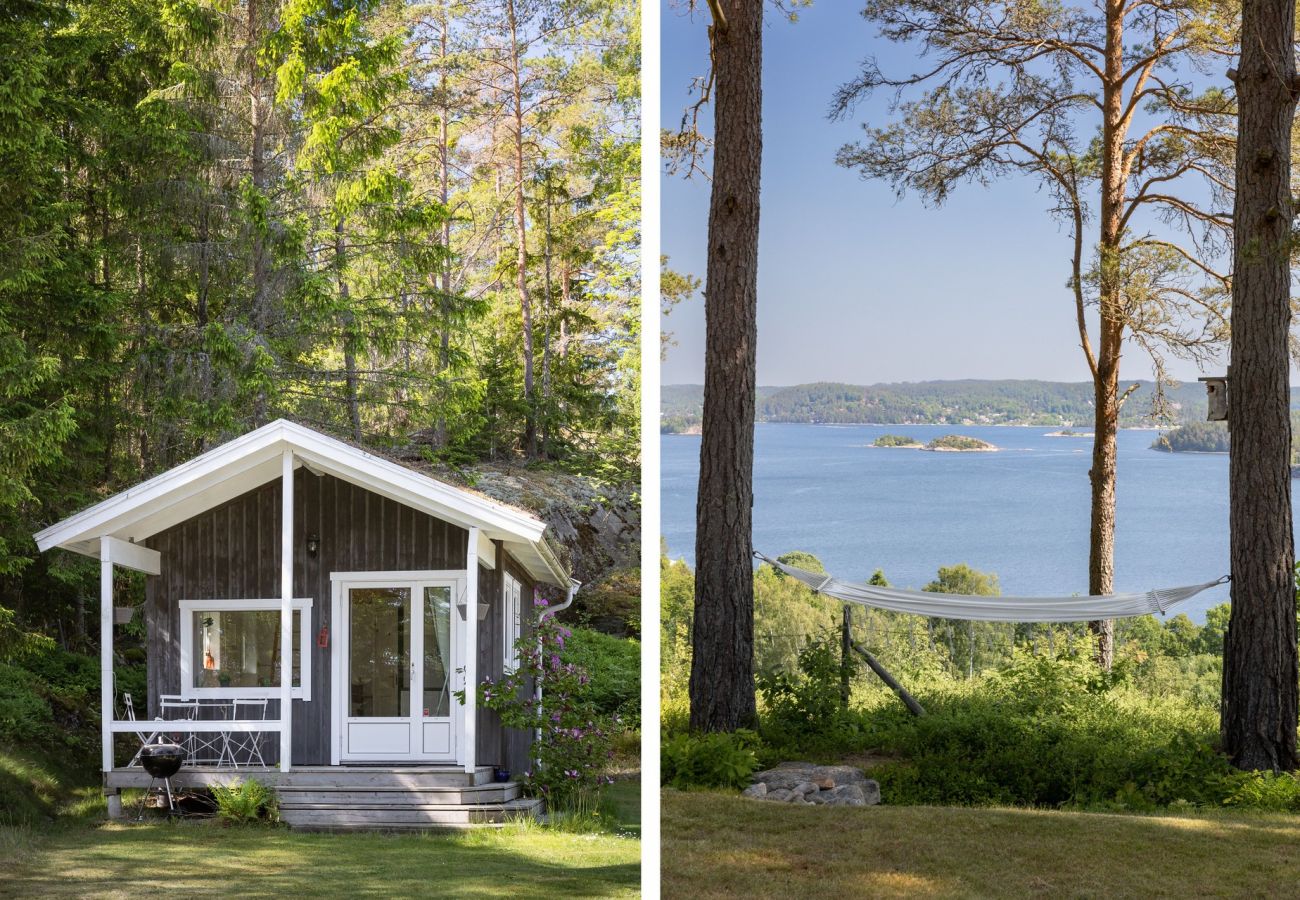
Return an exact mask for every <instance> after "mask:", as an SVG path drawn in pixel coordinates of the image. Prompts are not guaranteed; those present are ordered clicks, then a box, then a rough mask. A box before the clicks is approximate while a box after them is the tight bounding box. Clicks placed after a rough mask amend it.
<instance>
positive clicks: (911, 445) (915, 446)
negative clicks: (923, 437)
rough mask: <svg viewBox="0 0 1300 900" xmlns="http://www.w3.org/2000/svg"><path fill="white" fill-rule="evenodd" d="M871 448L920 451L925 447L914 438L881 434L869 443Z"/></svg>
mask: <svg viewBox="0 0 1300 900" xmlns="http://www.w3.org/2000/svg"><path fill="white" fill-rule="evenodd" d="M871 446H873V447H892V448H895V449H904V450H920V449H921V448H922V447H924V446H925V445H924V444H922V443H921V442H920V441H918V440H917V439H916V438H914V437H908V436H907V435H902V434H882V435H881V436H880V437H878V438H876V439H875V440H874V441H872V442H871Z"/></svg>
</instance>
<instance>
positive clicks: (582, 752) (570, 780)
mask: <svg viewBox="0 0 1300 900" xmlns="http://www.w3.org/2000/svg"><path fill="white" fill-rule="evenodd" d="M536 604H537V610H536V612H537V613H540V612H541V610H542V609H543V608H545V606H546V605H547V602H546V600H544V599H538V600H537V601H536ZM571 636H572V632H571V631H570V630H569V629H568V628H565V627H564V626H563V625H561V624H560V623H559V622H557V621H555V617H554V616H551V617H550V618H547V619H544V620H542V621H541V622H539V623H538V625H537V630H536V634H535V635H533V636H532V637H529V638H524V637H521V638H520V639H519V640H517V641H516V642H515V649H516V650H517V651H518V657H519V668H518V669H516V670H515V671H513V672H507V673H506V675H505V676H504V677H503V678H502V679H501V680H500V681H499V682H493V681H492V680H491V679H488V680H485V681H484V682H483V683H482V684H480V685H478V700H479V703H480V704H482V705H483V707H484V708H485V709H492V710H495V711H496V712H498V713H499V714H500V715H501V724H502V725H504V726H506V727H507V728H517V729H520V730H522V731H534V730H537V731H540V732H541V739H540V740H539V741H538V742H537V743H536V744H535V745H534V748H533V752H534V753H535V755H536V759H537V765H536V766H535V767H534V768H533V769H531V770H529V771H527V772H524V773H523V774H524V787H525V788H526V789H527V790H528V791H529V792H530V793H532V794H534V795H536V796H540V797H543V798H544V799H545V800H546V802H547V805H548V806H549V807H550V808H551V810H552V811H555V810H562V809H566V808H569V807H571V806H574V805H576V804H579V803H582V802H585V798H587V797H589V796H591V795H594V794H597V793H598V791H599V788H600V786H601V785H603V784H606V783H608V782H609V780H610V778H609V776H608V775H607V774H606V773H605V770H606V768H607V767H608V765H609V762H610V759H611V757H612V755H613V750H612V740H613V737H612V736H613V731H614V730H615V729H616V728H618V727H621V723H620V721H619V719H618V717H617V716H613V717H608V716H603V715H601V714H600V713H599V712H598V711H597V710H596V708H595V705H594V704H593V702H592V700H591V698H590V696H589V692H590V690H591V682H592V678H591V677H590V675H588V673H587V671H586V669H584V668H583V667H581V666H579V665H577V664H576V663H574V662H565V661H564V659H563V658H562V657H561V654H562V653H563V652H564V647H565V643H566V641H568V640H569V639H570V638H571ZM539 641H540V647H539V643H538V642H539ZM537 681H540V683H541V685H542V702H541V703H540V704H538V702H537V701H536V699H535V697H534V694H533V692H532V690H531V689H530V686H531V685H532V684H533V683H536V682H537ZM456 697H457V699H459V700H460V701H461V702H462V703H464V702H465V692H464V691H463V690H462V691H457V692H456Z"/></svg>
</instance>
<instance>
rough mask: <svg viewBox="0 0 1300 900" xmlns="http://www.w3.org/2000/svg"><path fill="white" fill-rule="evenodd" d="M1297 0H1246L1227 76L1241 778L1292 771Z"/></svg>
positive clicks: (1233, 718)
mask: <svg viewBox="0 0 1300 900" xmlns="http://www.w3.org/2000/svg"><path fill="white" fill-rule="evenodd" d="M1294 26H1295V3H1294V0H1246V2H1245V4H1244V6H1243V9H1242V28H1241V48H1242V49H1241V62H1240V64H1239V66H1240V68H1239V71H1238V73H1237V75H1236V79H1235V80H1236V84H1237V101H1238V120H1237V169H1236V197H1235V202H1234V207H1233V263H1234V265H1233V282H1232V369H1231V382H1230V384H1229V399H1228V426H1229V428H1230V429H1231V432H1232V452H1231V460H1230V463H1229V491H1230V497H1231V500H1230V504H1231V509H1230V519H1231V530H1232V549H1231V558H1232V616H1231V618H1230V619H1229V623H1228V633H1227V635H1226V637H1225V639H1224V649H1223V702H1222V712H1221V723H1220V732H1221V736H1222V739H1223V749H1224V751H1225V752H1226V753H1227V754H1228V755H1229V757H1230V758H1231V759H1232V762H1233V765H1235V766H1237V767H1238V768H1240V769H1246V770H1255V769H1268V770H1273V771H1289V770H1292V769H1294V768H1295V767H1296V762H1297V761H1296V717H1297V691H1296V678H1297V662H1296V622H1295V614H1296V604H1295V584H1294V577H1295V575H1294V562H1295V553H1294V547H1293V546H1292V537H1291V473H1290V462H1291V455H1290V454H1291V421H1290V413H1289V407H1290V389H1289V387H1288V383H1289V377H1288V376H1289V374H1290V361H1289V357H1288V354H1287V336H1288V332H1289V330H1290V324H1291V308H1290V287H1291V269H1290V260H1289V254H1290V249H1291V238H1292V227H1291V217H1292V208H1291V188H1290V178H1289V176H1290V172H1291V143H1290V140H1291V128H1292V124H1293V118H1294V116H1295V103H1296V91H1297V84H1296V66H1295V60H1294V55H1293V54H1294V30H1295V27H1294Z"/></svg>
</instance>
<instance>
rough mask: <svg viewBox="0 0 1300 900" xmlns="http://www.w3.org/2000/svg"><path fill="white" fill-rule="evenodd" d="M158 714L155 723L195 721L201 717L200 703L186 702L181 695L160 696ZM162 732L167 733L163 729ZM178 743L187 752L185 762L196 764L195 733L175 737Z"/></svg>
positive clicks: (188, 732) (189, 732) (195, 701)
mask: <svg viewBox="0 0 1300 900" xmlns="http://www.w3.org/2000/svg"><path fill="white" fill-rule="evenodd" d="M158 713H159V715H158V716H157V717H156V718H155V719H154V721H156V722H157V721H162V722H165V721H167V720H168V719H172V720H183V721H193V720H195V719H197V718H198V717H199V702H198V701H197V700H186V699H185V698H183V697H182V696H181V695H180V694H160V695H158ZM159 730H160V731H163V732H166V730H167V729H165V728H162V729H159ZM173 737H174V738H176V743H177V744H180V746H181V747H182V749H184V750H185V761H186V762H188V763H193V762H194V748H195V735H194V732H193V731H187V732H185V735H184V737H181V736H180V735H179V733H177V734H174V735H173Z"/></svg>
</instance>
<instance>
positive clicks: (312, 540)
mask: <svg viewBox="0 0 1300 900" xmlns="http://www.w3.org/2000/svg"><path fill="white" fill-rule="evenodd" d="M319 549H320V535H318V534H309V535H307V555H308V556H310V557H312V558H313V559H315V558H316V551H317V550H319Z"/></svg>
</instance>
